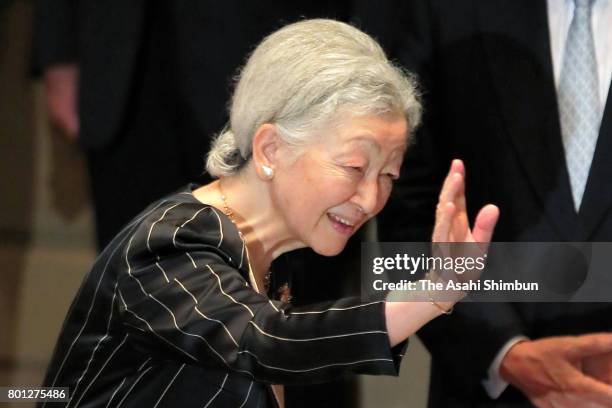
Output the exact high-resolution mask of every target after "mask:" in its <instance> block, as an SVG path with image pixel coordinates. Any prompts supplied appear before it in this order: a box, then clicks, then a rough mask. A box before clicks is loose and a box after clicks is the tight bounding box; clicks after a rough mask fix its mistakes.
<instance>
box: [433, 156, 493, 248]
mask: <svg viewBox="0 0 612 408" xmlns="http://www.w3.org/2000/svg"><path fill="white" fill-rule="evenodd" d="M498 218H499V209H498V208H497V207H496V206H495V205H492V204H489V205H486V206H484V207H483V208H482V209H481V210H480V212H479V213H478V215H477V216H476V220H475V222H474V227H473V229H470V225H469V221H468V216H467V210H466V205H465V166H464V165H463V162H462V161H461V160H458V159H456V160H453V162H452V163H451V167H450V170H449V171H448V175H447V176H446V179H445V180H444V184H443V185H442V191H441V192H440V197H439V200H438V206H437V208H436V225H435V227H434V232H433V237H432V241H433V242H477V243H484V244H487V243H489V242H490V241H491V236H492V235H493V230H494V229H495V224H496V223H497V219H498Z"/></svg>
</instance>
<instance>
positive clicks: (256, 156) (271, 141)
mask: <svg viewBox="0 0 612 408" xmlns="http://www.w3.org/2000/svg"><path fill="white" fill-rule="evenodd" d="M280 145H281V140H280V138H279V137H278V130H277V128H276V126H275V125H273V124H271V123H264V124H263V125H261V126H260V127H259V128H258V129H257V130H256V131H255V135H253V164H254V165H255V171H256V172H257V175H258V176H259V177H260V178H261V179H262V180H271V179H272V178H273V177H274V170H275V168H276V165H277V162H278V151H279V148H280Z"/></svg>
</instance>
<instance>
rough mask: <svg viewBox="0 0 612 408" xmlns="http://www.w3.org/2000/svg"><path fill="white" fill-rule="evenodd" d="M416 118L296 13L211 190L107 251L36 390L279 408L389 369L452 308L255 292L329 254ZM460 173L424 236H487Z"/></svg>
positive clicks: (329, 29) (235, 117) (94, 400)
mask: <svg viewBox="0 0 612 408" xmlns="http://www.w3.org/2000/svg"><path fill="white" fill-rule="evenodd" d="M419 116H420V105H419V102H418V101H417V98H416V96H415V89H414V86H413V83H412V82H411V81H410V80H409V79H407V78H406V76H404V74H403V73H402V71H401V70H399V69H398V68H396V67H394V66H393V65H392V64H391V63H390V62H389V61H388V60H387V59H386V57H385V54H384V53H383V51H382V50H381V48H380V47H379V45H378V44H377V43H376V42H375V41H374V40H373V39H372V38H370V37H369V36H368V35H366V34H364V33H362V32H360V31H359V30H357V29H355V28H353V27H351V26H349V25H346V24H343V23H339V22H335V21H330V20H307V21H302V22H299V23H296V24H292V25H289V26H286V27H284V28H283V29H281V30H279V31H277V32H275V33H273V34H272V35H270V36H269V37H267V38H266V39H265V40H264V41H263V42H262V43H261V44H260V45H259V46H258V47H257V49H256V50H255V51H254V53H253V55H252V56H251V57H250V58H249V60H248V62H247V64H246V66H245V67H244V69H243V70H242V72H241V74H240V78H239V80H238V84H237V88H236V90H235V93H234V96H233V100H232V105H231V123H230V124H229V126H228V127H227V129H225V130H224V131H223V132H222V133H221V134H220V135H219V136H218V138H217V139H216V141H215V143H214V145H213V147H212V150H211V151H210V153H209V155H208V162H207V169H208V171H209V172H210V173H211V174H212V175H214V176H217V177H218V178H219V180H218V181H215V182H213V183H211V184H209V185H205V186H194V185H190V186H188V187H187V188H185V189H184V190H182V191H180V192H178V193H176V194H174V195H171V196H169V197H166V198H164V199H162V200H160V201H158V202H156V203H154V204H153V205H151V206H150V207H149V208H148V209H146V210H145V211H144V212H143V213H141V214H140V215H139V216H138V217H137V218H135V219H134V220H133V221H132V222H131V223H130V224H128V225H127V226H126V227H125V228H124V229H123V231H122V232H121V233H120V234H119V235H118V236H117V237H116V238H115V239H114V240H113V241H112V243H111V244H110V246H109V247H107V248H106V249H105V250H104V252H103V253H102V254H101V255H100V257H99V258H98V260H97V261H96V263H95V265H94V267H93V269H92V271H91V273H90V274H89V275H88V276H87V278H86V280H85V282H84V284H83V286H82V288H81V290H80V292H79V293H78V295H77V297H76V300H75V301H74V304H73V306H72V308H71V310H70V313H69V315H68V318H67V320H66V323H65V325H64V327H63V329H62V333H61V336H60V339H59V343H58V346H57V349H56V352H55V356H54V358H53V360H52V363H51V367H50V370H49V372H48V374H47V378H46V381H45V385H46V386H55V387H59V386H63V387H69V388H70V402H69V403H68V406H69V407H77V406H81V407H117V406H126V407H127V406H133V407H179V406H180V407H191V406H193V407H266V406H275V405H280V406H282V405H283V396H282V386H278V385H272V386H270V384H296V383H301V384H303V383H314V382H322V381H326V380H329V379H332V378H335V377H336V376H338V375H343V374H347V373H357V374H386V375H397V373H398V367H399V361H400V358H401V356H402V348H403V345H404V340H405V339H406V338H407V337H408V336H410V335H411V334H413V333H415V331H416V330H417V329H418V328H419V327H421V326H422V325H423V324H425V323H426V322H428V321H429V320H431V319H433V318H434V317H436V316H438V315H440V314H442V313H444V312H445V311H446V310H447V309H448V308H450V307H451V306H452V302H445V303H443V302H433V301H432V302H405V301H404V302H391V301H388V300H387V301H386V300H384V299H382V300H378V301H363V300H362V299H359V298H346V299H341V300H338V301H336V302H332V303H325V304H317V305H313V306H311V307H308V308H297V307H292V305H291V304H290V303H289V302H287V301H286V299H285V301H278V300H273V299H269V298H268V297H267V296H266V292H267V288H268V281H269V278H270V272H269V268H270V263H271V262H272V261H273V260H274V259H275V258H276V257H278V256H279V255H281V254H283V253H285V252H287V251H291V250H294V249H296V248H302V247H310V248H312V249H314V250H315V251H316V252H318V253H319V254H323V255H329V256H331V255H336V254H338V253H339V252H341V251H342V249H343V248H344V246H345V244H346V242H347V240H348V238H349V237H350V236H351V235H352V234H353V233H354V232H355V231H356V230H357V229H358V228H359V227H361V226H362V225H363V224H364V223H365V222H366V221H367V220H368V219H370V218H372V217H373V216H375V215H376V214H377V213H378V212H379V211H380V210H381V209H382V208H383V206H384V205H385V202H386V201H387V199H388V197H389V194H390V192H391V188H392V185H393V180H394V179H395V178H397V177H398V175H399V170H400V165H401V163H402V157H403V155H404V152H405V150H406V147H407V145H408V141H409V139H408V135H409V133H410V131H411V130H412V129H414V128H415V126H417V124H418V122H419ZM160 165H163V163H160ZM463 177H464V172H463V167H462V164H461V162H459V161H456V162H454V163H453V165H452V166H451V171H450V173H449V176H448V178H447V180H446V182H445V185H444V187H443V190H442V193H441V196H440V204H439V206H438V223H437V226H436V229H435V233H434V239H435V240H437V241H474V240H475V241H479V242H487V241H488V240H489V239H490V236H491V233H492V230H493V227H494V225H495V221H496V219H497V209H496V208H495V207H493V206H490V207H485V208H484V209H483V210H482V211H481V213H480V215H479V217H478V218H477V219H476V223H475V227H474V231H473V232H472V231H471V230H470V229H469V227H468V224H467V221H466V216H465V207H464V204H465V203H464V197H463ZM119 199H120V198H119ZM330 279H333V277H331V276H330ZM321 284H322V285H324V284H325V282H321Z"/></svg>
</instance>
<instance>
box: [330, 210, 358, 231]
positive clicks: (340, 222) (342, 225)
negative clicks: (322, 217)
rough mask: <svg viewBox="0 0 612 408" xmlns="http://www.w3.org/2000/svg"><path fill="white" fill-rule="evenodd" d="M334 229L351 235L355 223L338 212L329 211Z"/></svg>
mask: <svg viewBox="0 0 612 408" xmlns="http://www.w3.org/2000/svg"><path fill="white" fill-rule="evenodd" d="M327 218H329V219H330V221H331V223H332V226H333V227H334V229H335V230H336V231H338V232H340V233H342V234H346V235H350V234H351V233H352V232H353V230H354V229H355V223H353V222H351V221H349V220H347V219H345V218H342V217H340V216H338V215H336V214H332V213H327Z"/></svg>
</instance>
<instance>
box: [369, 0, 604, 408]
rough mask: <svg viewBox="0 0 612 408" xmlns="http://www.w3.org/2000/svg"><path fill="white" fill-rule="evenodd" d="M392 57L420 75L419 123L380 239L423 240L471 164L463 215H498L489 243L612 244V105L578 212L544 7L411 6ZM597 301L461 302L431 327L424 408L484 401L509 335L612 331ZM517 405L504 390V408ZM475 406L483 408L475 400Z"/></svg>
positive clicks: (526, 1)
mask: <svg viewBox="0 0 612 408" xmlns="http://www.w3.org/2000/svg"><path fill="white" fill-rule="evenodd" d="M398 14H400V15H401V19H400V26H399V27H397V36H396V37H395V38H391V41H390V42H389V44H390V45H389V48H390V50H391V52H392V53H393V54H394V56H395V57H396V58H398V59H399V60H400V62H402V63H403V64H405V65H406V66H407V67H408V68H409V69H412V70H415V71H417V72H418V74H419V75H420V78H421V81H422V83H423V88H424V102H425V117H424V126H423V128H422V129H421V131H420V132H419V133H418V134H417V137H416V139H417V140H416V142H415V144H414V146H413V147H412V149H411V150H410V151H409V153H408V156H407V158H406V161H405V164H404V166H403V178H402V181H401V182H400V183H399V185H397V187H396V189H395V191H394V194H393V198H392V200H391V202H390V203H389V204H388V206H387V208H386V209H385V210H384V211H383V213H382V215H381V219H380V236H381V240H386V241H412V240H416V241H422V240H428V239H429V238H430V236H431V235H430V234H431V229H432V225H433V216H434V208H435V204H436V201H437V195H438V192H439V188H440V184H441V180H442V178H443V177H444V176H445V174H446V172H447V171H448V167H449V165H450V161H451V159H452V158H461V159H463V160H464V161H465V164H466V168H467V191H466V194H467V200H468V212H469V215H470V218H471V219H472V220H473V219H474V216H475V214H476V212H477V211H478V210H479V209H480V208H481V207H482V206H483V205H485V204H487V203H495V204H497V205H498V206H499V207H500V209H501V218H500V220H499V223H498V225H497V229H496V231H495V235H494V240H496V241H587V240H592V241H609V240H611V239H612V212H611V211H610V208H611V207H612V187H611V184H610V182H611V181H612V103H611V102H610V97H608V103H607V106H606V109H605V113H604V117H603V122H602V124H601V130H600V135H599V139H598V144H597V148H596V152H595V156H594V158H593V164H592V167H591V173H590V175H589V179H588V184H587V187H586V192H585V195H584V199H583V203H582V206H581V209H580V213H579V214H576V212H575V211H574V208H573V203H572V198H571V192H570V186H569V181H568V174H567V170H566V165H565V158H564V152H563V147H562V141H561V133H560V125H559V114H558V109H557V102H556V92H555V85H554V79H553V71H552V63H551V52H550V46H549V38H548V23H547V11H546V1H545V0H537V1H533V0H462V1H456V0H423V1H421V0H413V1H411V2H409V3H408V4H407V5H406V6H405V9H403V10H402V11H401V12H400V11H398ZM611 312H612V310H611V308H609V307H607V306H606V305H605V304H590V305H584V304H542V303H539V304H484V305H480V306H479V305H474V304H472V305H468V304H462V305H459V306H458V307H457V308H456V309H455V313H454V314H453V315H452V316H449V317H443V318H440V319H437V320H436V321H434V322H432V323H430V324H429V325H428V326H426V327H425V329H423V330H422V332H421V338H422V339H423V341H424V342H425V345H426V346H427V348H428V349H429V350H430V351H431V353H432V374H431V376H432V377H431V390H430V403H431V404H430V405H431V406H433V407H451V406H452V407H457V406H503V405H496V404H495V403H492V402H491V403H489V398H488V397H487V396H486V395H485V392H484V389H483V387H482V386H481V380H482V379H484V378H485V377H486V371H487V368H488V366H489V365H490V364H491V362H492V360H493V358H494V356H495V355H496V354H497V352H498V351H499V350H500V348H501V347H502V346H503V344H504V343H505V342H506V341H507V340H509V339H510V338H511V337H513V336H514V335H518V334H522V335H526V336H528V337H530V338H533V339H537V338H541V337H545V336H554V335H563V334H574V333H586V332H594V331H601V330H606V331H607V330H610V328H611V327H612V324H611V323H612V317H611V316H612V313H611ZM511 401H524V400H523V399H522V397H521V396H520V395H518V392H517V391H516V390H513V389H512V387H510V389H508V390H507V391H506V392H505V393H504V394H503V395H502V397H501V398H500V400H499V403H500V404H501V403H502V402H505V403H509V402H511ZM479 404H480V405H479Z"/></svg>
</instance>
